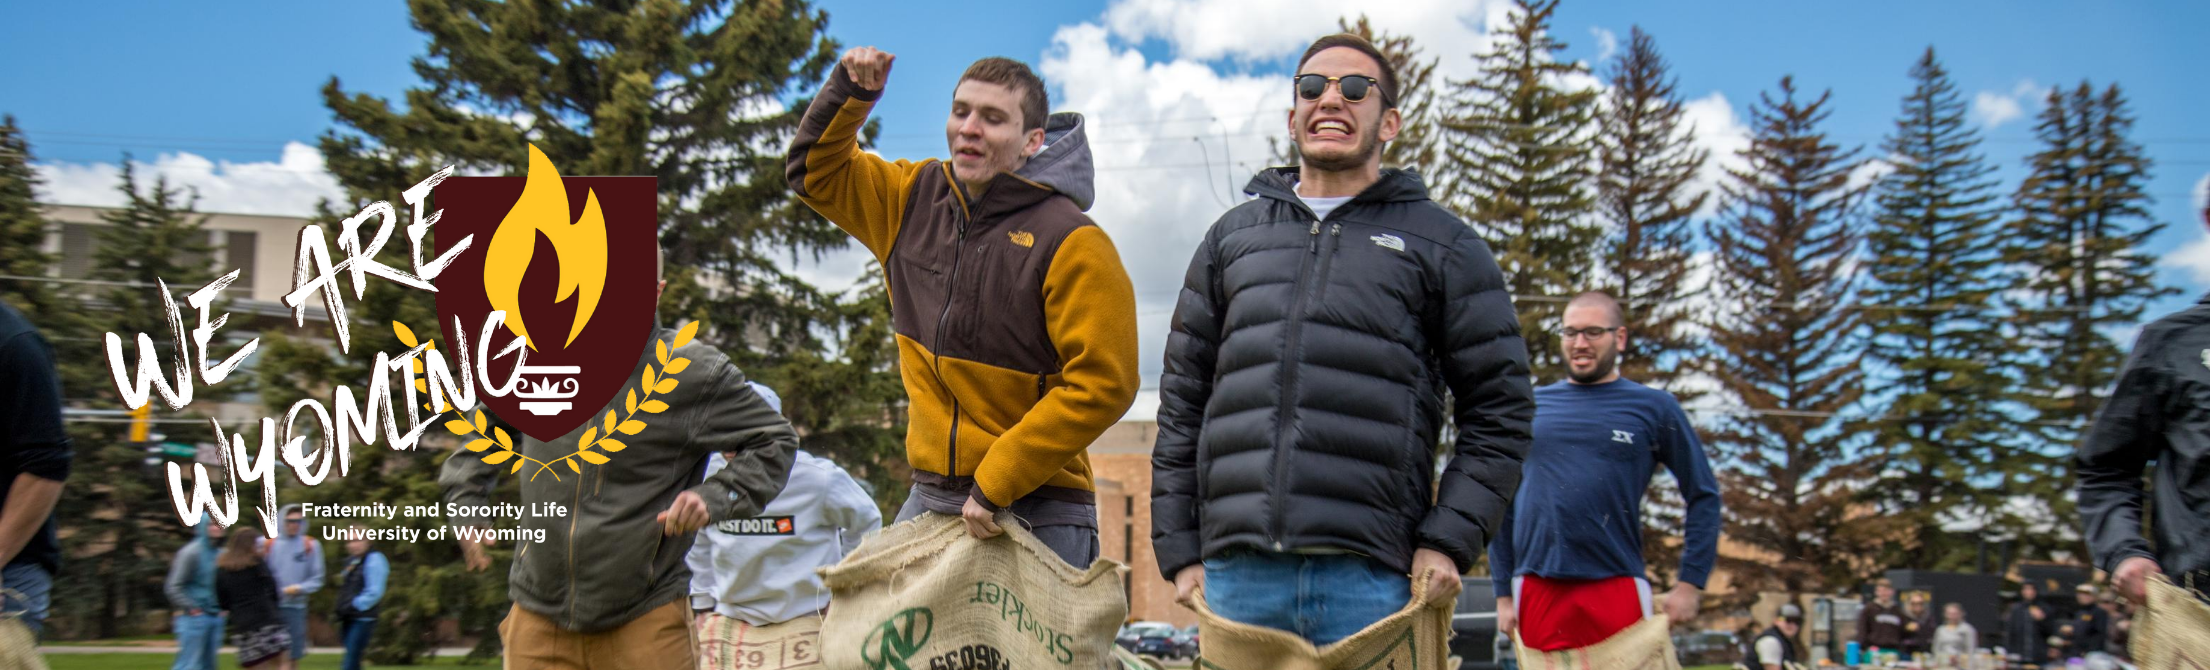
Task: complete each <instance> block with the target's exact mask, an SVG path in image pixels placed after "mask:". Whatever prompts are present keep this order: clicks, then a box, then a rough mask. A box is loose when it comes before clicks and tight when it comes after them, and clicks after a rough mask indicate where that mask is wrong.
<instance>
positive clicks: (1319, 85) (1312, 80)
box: [1294, 74, 1386, 102]
mask: <svg viewBox="0 0 2210 670" xmlns="http://www.w3.org/2000/svg"><path fill="white" fill-rule="evenodd" d="M1294 80H1295V81H1296V82H1297V97H1299V98H1304V99H1305V100H1308V101H1310V100H1318V99H1320V96H1322V95H1326V94H1327V92H1328V84H1335V85H1336V87H1337V88H1338V89H1340V90H1342V91H1343V101H1344V102H1358V101H1360V100H1365V99H1366V94H1368V93H1371V92H1373V91H1378V90H1381V80H1378V79H1375V78H1373V77H1368V76H1366V75H1362V74H1347V75H1343V76H1341V77H1329V76H1326V75H1317V74H1300V75H1297V76H1296V77H1295V78H1294ZM1384 98H1386V96H1384Z"/></svg>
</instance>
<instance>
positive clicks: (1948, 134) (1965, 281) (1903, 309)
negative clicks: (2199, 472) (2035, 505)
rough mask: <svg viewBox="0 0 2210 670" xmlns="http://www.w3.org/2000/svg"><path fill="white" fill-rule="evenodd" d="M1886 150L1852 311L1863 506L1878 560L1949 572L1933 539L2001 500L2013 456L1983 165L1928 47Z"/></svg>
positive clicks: (1964, 548) (1961, 558)
mask: <svg viewBox="0 0 2210 670" xmlns="http://www.w3.org/2000/svg"><path fill="white" fill-rule="evenodd" d="M1911 79H1912V80H1913V81H1914V82H1915V86H1914V87H1913V88H1912V90H1911V93H1910V94H1909V95H1907V96H1905V97H1904V99H1903V111H1902V114H1901V115H1900V116H1898V117H1897V118H1896V122H1895V130H1894V131H1893V132H1892V133H1891V134H1890V135H1889V136H1888V138H1887V141H1886V144H1885V146H1884V147H1883V149H1884V150H1885V152H1886V153H1887V155H1888V156H1889V158H1888V160H1887V162H1888V164H1889V165H1891V166H1892V167H1893V168H1894V171H1893V172H1891V173H1889V174H1888V175H1887V176H1886V177H1884V178H1882V179H1881V180H1880V182H1879V185H1878V187H1877V188H1878V191H1877V192H1878V196H1877V202H1878V205H1877V209H1878V212H1877V214H1876V215H1875V216H1874V217H1873V225H1872V228H1871V230H1870V232H1869V233H1868V234H1867V235H1866V244H1867V251H1868V252H1869V255H1870V262H1869V263H1868V269H1869V271H1870V274H1871V279H1872V281H1871V282H1869V283H1868V284H1867V285H1866V287H1865V291H1864V296H1863V300H1864V302H1865V303H1867V304H1868V305H1872V306H1875V307H1869V308H1868V310H1867V311H1866V312H1865V317H1866V321H1867V325H1868V326H1869V327H1870V328H1871V339H1870V342H1869V349H1868V352H1867V360H1868V361H1869V362H1871V363H1872V364H1873V368H1874V369H1875V370H1878V371H1879V372H1878V373H1875V374H1871V375H1868V378H1867V380H1866V382H1867V386H1868V388H1869V392H1870V394H1871V395H1872V397H1873V403H1872V404H1873V405H1874V406H1875V407H1878V408H1879V409H1878V410H1876V411H1875V412H1874V413H1875V414H1879V415H1881V418H1880V419H1879V420H1877V421H1875V422H1873V423H1872V425H1871V432H1872V440H1873V442H1874V446H1875V450H1876V451H1878V452H1879V453H1881V454H1884V455H1885V456H1886V457H1887V458H1888V459H1890V460H1889V470H1890V473H1891V474H1889V475H1887V476H1883V477H1881V479H1880V481H1879V483H1878V484H1877V485H1876V487H1875V489H1874V491H1873V493H1874V495H1875V496H1876V499H1877V500H1878V501H1879V503H1880V509H1881V510H1882V515H1883V516H1884V517H1886V518H1887V519H1888V520H1890V521H1892V522H1894V523H1895V524H1896V525H1897V527H1898V530H1899V534H1900V535H1901V536H1902V539H1903V541H1902V542H1900V543H1899V544H1897V545H1896V546H1892V547H1891V548H1890V549H1891V550H1890V551H1889V552H1888V554H1887V556H1886V557H1885V560H1884V561H1883V562H1884V563H1886V564H1890V565H1908V566H1912V567H1917V568H1923V569H1929V570H1954V569H1963V568H1966V567H1967V566H1969V565H1970V564H1971V562H1972V560H1973V559H1974V552H1973V549H1974V547H1975V545H1974V544H1972V543H1971V542H1969V541H1967V540H1964V539H1954V538H1950V537H1948V536H1947V534H1946V533H1944V532H1943V531H1942V527H1943V525H1944V523H1945V522H1947V521H1949V520H1951V519H1986V518H1988V517H1989V515H1993V514H1998V513H2000V512H2001V510H2002V509H2003V503H2004V499H2005V497H2006V496H2007V495H2009V494H2010V492H2009V491H2008V490H2005V489H1998V488H1993V487H1989V486H1988V485H1987V484H1988V483H1989V480H1988V477H1989V476H1991V475H1996V474H1998V473H1999V472H2000V469H2001V467H2002V465H2003V461H2004V460H2005V459H2006V458H2007V457H2008V455H2009V453H2010V450H2009V446H2010V445H2008V444H2007V442H2009V441H2010V440H2009V439H2008V437H2009V435H2008V433H2009V428H2010V427H2011V426H2012V425H2013V424H2012V422H2011V421H2010V419H2008V418H2007V417H2005V416H2004V414H2003V412H2002V409H2001V408H2002V407H2003V401H2004V397H2003V396H2004V394H2005V393H2007V392H2008V389H2009V387H2010V386H2011V384H2012V381H2011V379H2010V378H2009V376H2008V374H2007V370H2008V368H2007V367H2006V363H2007V362H2008V359H2010V358H2011V355H2010V354H2009V353H2008V352H2009V351H2010V350H2011V347H2010V345H2009V343H2008V342H2007V341H2006V340H2005V338H2004V336H2003V329H2002V318H2001V317H2000V316H1999V315H1998V314H1997V313H1995V312H1994V311H1993V310H1992V307H1993V306H1994V305H1993V302H1994V297H1995V295H1996V293H1997V292H1998V291H2000V290H2002V289H2003V288H2004V277H2003V276H2002V274H2001V272H2000V268H1999V265H1998V263H1999V261H2000V260H2001V259H2000V256H1999V254H1998V249H1997V247H1998V246H1999V245H2000V243H2001V240H2000V238H1999V237H1998V236H1997V235H1996V231H1995V229H1994V224H1995V221H1996V211H1995V206H1994V205H1993V203H1994V202H1995V199H1996V197H1997V194H1996V192H1995V188H1996V184H1995V180H1994V179H1993V178H1992V177H1991V176H1990V175H1991V174H1993V173H1994V171H1995V168H1994V166H1991V165H1988V164H1987V161H1986V159H1985V158H1984V157H1983V156H1982V155H1981V154H1980V153H1979V146H1980V138H1979V135H1978V133H1975V132H1974V131H1973V130H1972V128H1970V127H1969V126H1966V125H1965V102H1964V99H1963V97H1962V96H1960V95H1959V94H1958V93H1957V87H1956V85H1955V84H1954V83H1952V82H1951V81H1950V78H1949V73H1948V71H1947V70H1945V69H1943V68H1942V66H1941V62H1940V61H1939V60H1936V59H1935V57H1934V50H1933V49H1932V48H1930V47H1929V48H1928V49H1927V50H1926V52H1925V54H1924V55H1923V56H1921V57H1920V58H1919V60H1918V62H1917V64H1916V65H1913V66H1912V68H1911Z"/></svg>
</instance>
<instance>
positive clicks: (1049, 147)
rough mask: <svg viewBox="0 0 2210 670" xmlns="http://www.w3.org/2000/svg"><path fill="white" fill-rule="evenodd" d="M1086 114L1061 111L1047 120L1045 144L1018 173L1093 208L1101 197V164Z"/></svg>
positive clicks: (1085, 208)
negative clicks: (1094, 154)
mask: <svg viewBox="0 0 2210 670" xmlns="http://www.w3.org/2000/svg"><path fill="white" fill-rule="evenodd" d="M1087 128H1088V126H1087V125H1085V124H1084V123H1082V115H1081V114H1078V113H1075V112H1060V113H1057V114H1053V115H1051V117H1050V118H1048V119H1045V120H1044V147H1043V148H1042V149H1038V150H1036V155H1034V156H1030V157H1029V158H1028V164H1027V165H1023V166H1021V169H1020V170H1018V171H1016V172H1015V174H1018V175H1020V176H1021V177H1023V178H1026V179H1028V180H1029V181H1033V182H1036V183H1038V184H1042V185H1044V186H1048V187H1051V190H1053V191H1057V192H1059V193H1062V194H1065V195H1066V196H1067V197H1068V198H1069V199H1072V200H1074V205H1075V206H1076V207H1080V208H1082V211H1085V212H1087V211H1090V203H1091V202H1093V201H1094V200H1095V199H1096V198H1097V165H1096V163H1094V162H1092V161H1091V159H1090V136H1089V132H1088V131H1087V130H1086V129H1087Z"/></svg>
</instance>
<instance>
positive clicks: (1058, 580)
mask: <svg viewBox="0 0 2210 670" xmlns="http://www.w3.org/2000/svg"><path fill="white" fill-rule="evenodd" d="M1000 519H1001V521H1000V522H999V525H1000V526H1001V527H1003V528H1004V529H1005V534H1004V535H1000V536H998V537H993V538H990V539H988V540H977V539H975V538H973V537H969V536H968V535H967V531H966V527H965V525H964V524H963V523H962V522H961V521H960V519H959V517H956V516H949V515H942V514H924V515H921V516H920V517H918V518H915V519H913V520H911V521H907V522H905V523H901V524H897V525H894V526H891V527H889V528H885V529H883V531H882V533H881V534H880V535H877V536H875V537H874V538H873V539H869V540H867V541H866V542H863V543H861V544H860V546H859V549H858V550H857V551H854V552H852V555H850V556H847V557H845V559H844V561H843V562H840V563H838V564H836V565H834V566H830V567H826V568H822V569H821V571H820V572H821V581H822V583H823V584H824V585H826V586H828V587H829V615H828V617H827V618H825V619H823V620H822V622H821V644H822V655H823V658H824V659H825V660H826V661H827V664H826V667H827V668H829V669H830V670H1063V669H1073V670H1097V669H1098V668H1102V667H1105V666H1106V664H1107V662H1108V659H1110V658H1111V655H1112V647H1113V634H1114V632H1115V631H1117V630H1118V629H1119V626H1120V623H1121V622H1122V621H1124V620H1126V619H1127V618H1128V602H1127V600H1126V599H1125V598H1124V597H1123V596H1122V594H1121V586H1120V580H1119V579H1118V576H1119V573H1120V571H1121V570H1124V569H1126V568H1124V567H1123V566H1121V565H1120V564H1119V563H1116V562H1113V561H1109V560H1103V559H1100V560H1098V561H1097V562H1095V563H1092V564H1090V567H1089V569H1088V570H1077V569H1075V568H1074V567H1073V566H1069V565H1067V564H1066V562H1065V561H1063V560H1060V559H1059V555H1058V554H1056V553H1053V552H1052V550H1051V548H1050V547H1047V546H1044V543H1043V541H1042V540H1038V539H1036V536H1035V535H1031V534H1029V533H1028V532H1027V531H1025V530H1022V529H1021V528H1020V524H1018V523H1014V522H1013V521H1012V519H1011V518H1010V517H1003V516H1001V517H1000Z"/></svg>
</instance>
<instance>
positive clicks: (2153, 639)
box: [2132, 575, 2210, 670]
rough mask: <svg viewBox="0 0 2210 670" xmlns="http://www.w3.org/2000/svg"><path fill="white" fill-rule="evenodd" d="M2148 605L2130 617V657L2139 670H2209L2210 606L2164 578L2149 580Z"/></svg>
mask: <svg viewBox="0 0 2210 670" xmlns="http://www.w3.org/2000/svg"><path fill="white" fill-rule="evenodd" d="M2148 596H2149V602H2148V604H2147V605H2146V606H2144V607H2142V608H2141V612H2140V614H2138V615H2136V616H2135V617H2134V618H2133V638H2132V645H2133V658H2134V660H2135V661H2137V662H2138V663H2139V664H2138V665H2137V666H2136V667H2139V668H2140V669H2141V670H2204V669H2205V668H2210V605H2205V604H2203V602H2202V601H2201V600H2199V599H2196V598H2195V594H2194V593H2192V592H2190V591H2188V590H2187V589H2183V588H2180V587H2178V586H2175V585H2173V584H2172V582H2171V580H2169V579H2165V578H2164V576H2163V575H2156V576H2155V577H2153V578H2151V579H2150V580H2149V585H2148Z"/></svg>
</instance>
